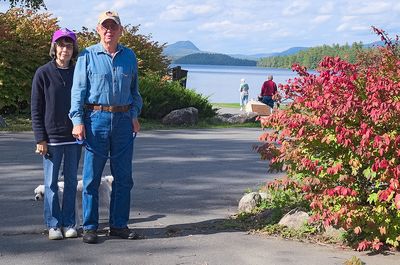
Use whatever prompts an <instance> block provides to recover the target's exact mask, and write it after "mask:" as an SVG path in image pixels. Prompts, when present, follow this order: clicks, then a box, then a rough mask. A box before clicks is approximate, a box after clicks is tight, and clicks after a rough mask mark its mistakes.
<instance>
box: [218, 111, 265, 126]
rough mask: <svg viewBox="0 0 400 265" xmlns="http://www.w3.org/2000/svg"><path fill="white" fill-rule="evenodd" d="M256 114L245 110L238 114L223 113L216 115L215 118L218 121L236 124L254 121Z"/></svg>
mask: <svg viewBox="0 0 400 265" xmlns="http://www.w3.org/2000/svg"><path fill="white" fill-rule="evenodd" d="M257 116H258V114H257V113H255V112H247V113H240V114H230V113H224V114H220V115H218V116H217V117H216V119H217V120H218V121H220V122H225V123H231V124H236V123H246V122H254V121H255V120H256V117H257Z"/></svg>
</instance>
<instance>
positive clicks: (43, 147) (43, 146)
mask: <svg viewBox="0 0 400 265" xmlns="http://www.w3.org/2000/svg"><path fill="white" fill-rule="evenodd" d="M35 153H36V154H39V155H42V156H44V155H46V154H47V142H46V141H41V142H39V143H37V144H36V151H35Z"/></svg>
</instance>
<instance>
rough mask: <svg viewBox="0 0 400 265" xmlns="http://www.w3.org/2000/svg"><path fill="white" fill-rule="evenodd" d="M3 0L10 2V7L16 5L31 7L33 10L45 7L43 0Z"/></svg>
mask: <svg viewBox="0 0 400 265" xmlns="http://www.w3.org/2000/svg"><path fill="white" fill-rule="evenodd" d="M3 1H5V2H10V7H11V8H13V7H15V6H17V5H20V6H21V7H27V8H31V9H33V10H38V9H40V8H42V7H43V8H44V9H46V5H45V4H44V1H43V0H3Z"/></svg>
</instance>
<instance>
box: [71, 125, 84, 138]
mask: <svg viewBox="0 0 400 265" xmlns="http://www.w3.org/2000/svg"><path fill="white" fill-rule="evenodd" d="M72 136H73V137H74V138H75V139H78V140H79V141H82V140H83V139H85V138H86V131H85V125H83V124H79V125H75V126H74V128H72Z"/></svg>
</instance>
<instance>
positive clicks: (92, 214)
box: [82, 111, 133, 230]
mask: <svg viewBox="0 0 400 265" xmlns="http://www.w3.org/2000/svg"><path fill="white" fill-rule="evenodd" d="M84 123H85V130H86V142H87V144H88V146H89V149H90V148H91V149H93V150H94V151H93V152H90V151H88V150H86V151H85V160H84V167H83V193H82V208H83V229H85V230H96V229H98V226H99V186H100V181H101V176H102V173H103V169H104V166H105V164H106V162H107V159H108V158H107V156H110V157H111V158H110V168H111V174H112V175H113V177H114V181H113V183H112V192H111V200H110V216H109V225H110V227H112V228H124V227H126V226H127V224H128V221H129V211H130V200H131V196H130V194H131V189H132V187H133V179H132V157H133V140H132V137H133V135H132V134H133V130H132V118H131V115H130V113H129V112H115V113H112V112H106V111H86V113H85V121H84ZM115 156H116V157H115Z"/></svg>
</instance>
